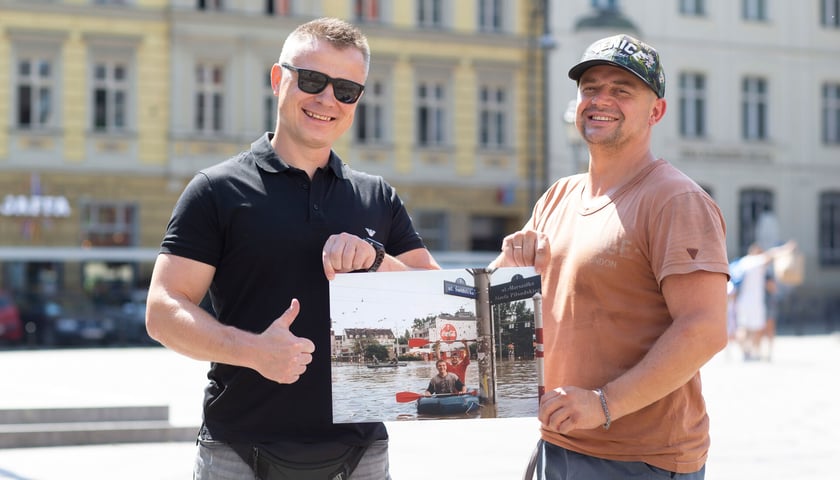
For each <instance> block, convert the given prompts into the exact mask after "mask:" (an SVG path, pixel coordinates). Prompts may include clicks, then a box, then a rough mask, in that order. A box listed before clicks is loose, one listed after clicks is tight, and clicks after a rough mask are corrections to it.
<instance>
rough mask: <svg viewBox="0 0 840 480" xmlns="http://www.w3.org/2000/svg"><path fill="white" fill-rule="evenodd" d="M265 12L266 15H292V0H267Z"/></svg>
mask: <svg viewBox="0 0 840 480" xmlns="http://www.w3.org/2000/svg"><path fill="white" fill-rule="evenodd" d="M265 13H266V15H279V16H286V15H291V13H292V0H265Z"/></svg>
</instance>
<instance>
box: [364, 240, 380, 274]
mask: <svg viewBox="0 0 840 480" xmlns="http://www.w3.org/2000/svg"><path fill="white" fill-rule="evenodd" d="M364 240H365V241H366V242H367V243H369V244H370V245H371V246H372V247H373V249H374V250H375V251H376V257H375V258H374V259H373V264H371V266H370V268H368V269H367V271H368V272H375V271H377V270H379V267H380V266H382V261H383V260H385V246H384V245H382V244H381V243H379V242H377V241H376V240H374V239H372V238H370V237H367V238H365V239H364Z"/></svg>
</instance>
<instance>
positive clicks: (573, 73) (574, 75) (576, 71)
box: [569, 58, 638, 81]
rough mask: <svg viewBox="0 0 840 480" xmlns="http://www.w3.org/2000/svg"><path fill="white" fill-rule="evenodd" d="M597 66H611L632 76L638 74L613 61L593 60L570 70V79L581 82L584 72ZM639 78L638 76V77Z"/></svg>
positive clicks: (581, 63)
mask: <svg viewBox="0 0 840 480" xmlns="http://www.w3.org/2000/svg"><path fill="white" fill-rule="evenodd" d="M597 65H610V66H612V67H618V68H623V69H624V70H627V71H628V72H630V73H632V74H634V75H635V74H636V72H634V71H632V70H630V69H629V68H627V67H625V66H624V65H622V64H620V63H616V62H613V61H611V60H604V59H602V58H598V59H593V60H585V61H583V62H580V63H578V64H577V65H575V66H574V67H572V68H571V69H570V70H569V78H571V79H572V80H574V81H578V80H580V77H581V76H583V72H585V71H587V70H589V69H590V68H592V67H594V66H597ZM636 76H638V75H636Z"/></svg>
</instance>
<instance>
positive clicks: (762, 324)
mask: <svg viewBox="0 0 840 480" xmlns="http://www.w3.org/2000/svg"><path fill="white" fill-rule="evenodd" d="M795 249H796V242H794V241H792V240H791V241H789V242H787V243H785V244H784V245H781V246H778V247H773V248H770V249H767V250H764V249H762V248H761V247H760V246H759V245H758V244H752V245H750V247H749V248H748V249H747V254H746V255H744V256H743V257H741V258H740V259H738V260H737V261H735V262H734V263H733V267H732V276H733V278H736V279H738V281H737V282H735V284H736V291H735V321H736V322H737V324H738V328H739V329H740V330H742V332H743V333H742V334H741V335H742V336H743V341H742V343H741V345H742V349H743V351H744V360H748V361H749V360H759V359H761V340H762V338H764V337H765V334H766V333H767V327H768V322H767V320H768V301H770V300H771V299H769V298H768V280H767V277H768V266H769V265H770V263H771V262H773V260H774V259H775V258H776V257H778V256H780V255H784V254H789V253H791V252H792V251H793V250H795ZM771 307H772V305H771ZM775 310H776V309H772V313H774V314H775ZM772 328H773V330H774V331H775V317H774V319H773V326H772ZM768 358H769V357H768Z"/></svg>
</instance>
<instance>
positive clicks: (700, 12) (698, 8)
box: [678, 0, 706, 17]
mask: <svg viewBox="0 0 840 480" xmlns="http://www.w3.org/2000/svg"><path fill="white" fill-rule="evenodd" d="M678 10H679V13H680V14H681V15H685V16H691V17H705V16H706V2H705V1H704V0H679V4H678Z"/></svg>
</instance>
